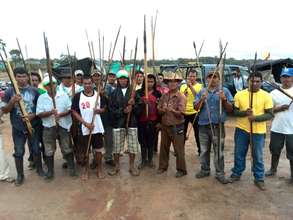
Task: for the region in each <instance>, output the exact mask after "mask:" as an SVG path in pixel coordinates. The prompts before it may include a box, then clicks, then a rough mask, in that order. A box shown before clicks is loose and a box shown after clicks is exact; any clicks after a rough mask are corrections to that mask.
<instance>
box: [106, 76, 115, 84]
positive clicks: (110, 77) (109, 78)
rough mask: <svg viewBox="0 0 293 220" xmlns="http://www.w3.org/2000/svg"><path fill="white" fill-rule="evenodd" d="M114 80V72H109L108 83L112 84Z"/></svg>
mask: <svg viewBox="0 0 293 220" xmlns="http://www.w3.org/2000/svg"><path fill="white" fill-rule="evenodd" d="M115 81H116V76H115V75H114V74H109V75H108V83H109V84H114V83H115Z"/></svg>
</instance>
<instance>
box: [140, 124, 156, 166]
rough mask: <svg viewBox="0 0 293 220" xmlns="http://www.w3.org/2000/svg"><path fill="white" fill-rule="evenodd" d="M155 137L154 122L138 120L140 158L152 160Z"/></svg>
mask: <svg viewBox="0 0 293 220" xmlns="http://www.w3.org/2000/svg"><path fill="white" fill-rule="evenodd" d="M155 138H156V122H154V121H148V122H140V123H139V124H138V141H139V144H140V147H141V160H142V161H143V162H146V161H149V162H150V161H152V160H153V154H154V147H155V141H156V140H155Z"/></svg>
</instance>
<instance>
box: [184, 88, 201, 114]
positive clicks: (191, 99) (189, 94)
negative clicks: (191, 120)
mask: <svg viewBox="0 0 293 220" xmlns="http://www.w3.org/2000/svg"><path fill="white" fill-rule="evenodd" d="M192 87H193V89H194V91H195V92H196V93H199V91H200V90H201V89H202V84H200V83H196V84H195V85H193V86H192ZM186 89H187V90H186ZM185 90H186V92H187V96H186V109H185V114H186V115H192V114H195V113H196V112H197V111H195V110H194V106H193V102H194V99H195V96H194V95H193V94H192V91H191V89H190V88H188V87H187V84H183V85H182V86H181V87H180V92H181V93H182V94H183V95H184V93H185Z"/></svg>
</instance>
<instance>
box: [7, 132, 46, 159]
mask: <svg viewBox="0 0 293 220" xmlns="http://www.w3.org/2000/svg"><path fill="white" fill-rule="evenodd" d="M12 139H13V143H14V154H13V156H14V157H16V158H20V159H23V156H24V153H25V142H26V140H28V144H29V145H30V146H31V149H32V153H33V155H39V154H40V148H39V137H38V135H37V134H36V133H35V132H34V133H33V135H32V137H29V136H28V134H27V133H24V132H23V131H19V130H16V129H15V128H12Z"/></svg>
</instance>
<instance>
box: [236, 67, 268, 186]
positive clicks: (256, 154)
mask: <svg viewBox="0 0 293 220" xmlns="http://www.w3.org/2000/svg"><path fill="white" fill-rule="evenodd" d="M248 85H249V88H248V89H244V90H242V91H240V92H237V93H236V95H235V98H234V100H235V101H234V115H235V116H236V117H237V121H236V129H235V135H234V141H235V153H234V167H233V169H232V174H231V177H230V180H231V182H235V181H238V180H240V177H241V175H242V172H243V171H244V170H245V166H246V154H247V151H248V146H249V145H250V147H251V152H252V153H251V154H252V172H253V175H254V184H255V185H256V187H258V188H259V189H260V190H265V185H264V178H265V170H264V162H263V149H264V146H265V134H266V121H268V120H270V119H271V118H272V117H273V101H272V97H271V96H270V94H269V93H267V92H266V91H264V90H262V89H261V85H262V74H261V73H260V72H254V73H251V74H250V75H249V77H248ZM251 96H252V108H251ZM251 125H252V127H251Z"/></svg>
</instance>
